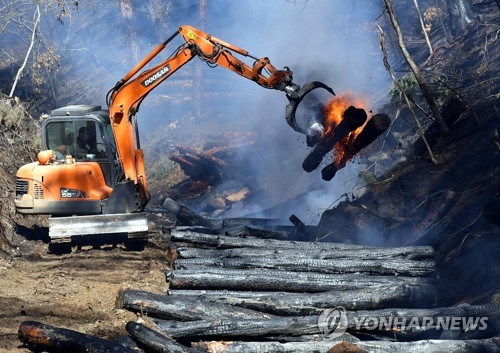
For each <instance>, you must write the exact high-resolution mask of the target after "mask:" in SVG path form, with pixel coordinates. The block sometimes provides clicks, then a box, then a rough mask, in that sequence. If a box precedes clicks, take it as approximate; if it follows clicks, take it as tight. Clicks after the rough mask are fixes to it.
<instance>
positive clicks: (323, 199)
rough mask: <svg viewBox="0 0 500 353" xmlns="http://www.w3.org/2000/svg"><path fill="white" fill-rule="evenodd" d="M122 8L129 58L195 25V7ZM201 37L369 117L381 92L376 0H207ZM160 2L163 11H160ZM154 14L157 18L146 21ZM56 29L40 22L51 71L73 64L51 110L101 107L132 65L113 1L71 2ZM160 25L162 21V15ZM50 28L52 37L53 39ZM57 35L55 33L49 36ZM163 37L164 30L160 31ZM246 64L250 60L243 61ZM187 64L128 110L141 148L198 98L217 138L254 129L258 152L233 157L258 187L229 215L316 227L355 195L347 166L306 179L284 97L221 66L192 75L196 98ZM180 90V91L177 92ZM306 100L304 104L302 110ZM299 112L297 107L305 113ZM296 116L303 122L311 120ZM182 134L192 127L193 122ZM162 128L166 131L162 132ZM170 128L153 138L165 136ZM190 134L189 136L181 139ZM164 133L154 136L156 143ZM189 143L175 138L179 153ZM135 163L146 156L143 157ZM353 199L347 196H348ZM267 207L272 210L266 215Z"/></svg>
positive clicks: (194, 0) (353, 174) (300, 140)
mask: <svg viewBox="0 0 500 353" xmlns="http://www.w3.org/2000/svg"><path fill="white" fill-rule="evenodd" d="M161 4H162V3H161V2H158V1H152V0H149V1H144V2H138V1H134V2H133V5H134V6H133V10H134V12H133V13H131V14H129V15H130V16H132V17H133V19H134V25H135V26H136V28H135V31H134V38H133V39H134V40H137V42H138V43H137V44H138V47H137V51H138V53H139V57H140V58H142V57H144V56H145V55H146V54H147V53H148V52H149V51H150V50H152V49H153V48H154V47H155V46H156V45H157V44H158V43H161V42H163V41H164V40H165V39H166V38H168V37H169V36H170V35H171V34H172V33H173V32H174V31H175V30H176V29H177V28H178V27H179V26H181V25H186V24H187V25H192V26H194V27H197V26H198V24H199V23H200V18H199V1H198V0H184V1H180V0H172V1H165V2H163V5H165V6H159V5H161ZM207 4H208V5H207V9H206V10H207V11H206V18H205V21H204V23H205V24H206V27H205V31H206V32H207V33H210V34H212V35H214V36H216V37H218V38H221V39H223V40H225V41H227V42H229V43H232V44H234V45H237V46H239V47H241V48H243V49H245V50H248V51H249V52H250V54H252V55H253V56H255V57H268V58H270V60H271V63H272V64H273V65H274V66H275V67H277V68H279V69H280V68H282V67H284V66H288V67H290V68H291V70H292V71H293V72H294V82H295V83H297V84H299V85H303V84H305V83H307V82H309V81H313V80H315V81H322V82H324V83H326V84H327V85H329V86H331V87H332V88H333V90H334V91H335V92H336V93H337V94H341V93H345V92H351V93H354V94H355V95H359V96H361V97H363V98H364V99H368V100H369V101H371V102H372V104H371V106H369V107H365V109H366V110H370V109H372V108H373V107H374V104H375V103H376V102H378V101H379V99H380V97H381V94H380V92H382V91H385V88H386V87H387V85H388V77H387V74H386V73H385V70H384V68H383V65H382V59H381V55H380V54H379V50H378V39H377V33H376V31H375V28H374V25H373V22H374V20H375V19H376V18H377V17H378V16H379V15H380V13H381V12H382V8H381V5H380V4H379V3H378V2H375V3H374V2H370V1H368V0H351V1H331V0H309V1H301V0H295V1H292V0H273V1H265V0H240V1H233V0H217V1H215V0H214V1H211V0H209V1H208V2H207ZM167 5H168V6H167ZM155 9H156V10H157V11H158V14H160V13H161V14H163V15H162V16H163V17H161V18H160V17H159V16H152V15H151V11H155ZM72 11H73V12H72V17H71V18H70V17H68V18H66V19H65V24H64V25H60V24H59V23H57V21H54V20H52V22H50V21H49V20H48V15H47V18H46V21H45V24H44V26H45V31H44V32H45V33H53V38H49V37H47V38H46V39H47V40H48V41H49V42H50V41H52V43H53V44H54V45H55V46H56V47H58V49H59V50H60V52H61V54H62V57H61V58H62V59H61V60H62V65H64V63H69V62H71V63H73V65H72V67H73V71H71V72H65V73H60V76H59V77H58V82H60V83H61V85H62V86H63V87H60V89H61V91H62V90H63V89H65V90H66V91H67V92H68V91H69V92H71V93H72V95H71V96H70V95H68V96H63V95H61V96H60V101H59V102H58V104H59V105H65V104H78V103H81V104H92V103H94V104H101V105H103V106H104V105H105V102H104V97H105V93H106V91H107V90H108V89H110V88H111V87H113V86H114V84H115V83H116V82H117V81H118V80H119V79H120V78H121V77H123V76H124V75H125V73H127V72H128V71H129V70H130V69H131V68H132V67H133V66H134V65H135V64H136V62H135V61H134V60H133V59H132V57H131V53H130V50H129V48H130V46H131V43H127V40H128V39H127V37H126V35H125V34H126V33H127V30H128V28H129V26H130V23H125V22H126V21H127V20H126V19H124V18H123V17H122V16H121V13H120V7H119V4H117V3H114V2H105V1H88V2H80V5H79V8H78V10H76V9H72ZM167 17H168V18H167ZM56 29H58V30H56ZM61 29H64V30H61ZM167 30H169V32H168V33H164V32H165V31H167ZM181 43H182V40H180V38H178V40H176V41H174V42H172V44H171V45H170V47H169V49H167V50H166V51H165V53H162V55H160V58H159V60H164V59H166V58H167V57H168V55H170V53H171V52H172V51H173V50H174V49H175V48H176V47H177V45H179V44H181ZM243 59H245V61H247V62H248V63H249V64H250V65H251V64H252V61H253V60H252V59H249V60H247V59H248V58H243ZM196 61H197V59H196V58H195V59H194V60H193V61H192V62H190V63H189V64H187V65H186V66H185V67H184V68H182V69H181V70H179V72H178V73H176V74H174V75H173V76H172V77H171V78H170V79H169V80H167V81H166V82H165V83H164V84H163V85H161V86H160V87H158V88H157V89H156V90H155V91H154V92H152V93H151V94H150V96H149V97H148V98H146V100H145V102H144V103H143V104H142V106H141V110H140V112H139V122H140V131H141V137H142V139H143V140H147V139H148V136H149V135H150V134H151V133H153V132H158V130H159V128H158V127H159V126H168V125H169V124H171V123H173V122H177V121H183V120H184V121H193V117H194V116H195V115H196V112H195V109H194V101H195V100H197V99H200V100H201V106H202V108H203V109H202V111H201V112H202V116H201V117H200V119H201V120H202V121H204V122H208V121H209V122H210V124H212V126H217V128H218V129H220V130H222V131H223V130H225V129H226V128H232V129H235V130H240V131H248V130H251V131H255V132H256V133H257V135H258V141H256V144H257V146H258V149H257V150H255V149H253V150H252V152H250V151H248V153H246V152H245V151H243V152H241V155H240V156H239V158H241V159H242V160H243V161H245V162H247V164H248V166H249V170H251V172H252V173H253V174H254V175H253V177H254V179H255V180H256V183H257V185H258V188H259V189H261V190H263V191H264V192H263V193H262V198H261V199H260V200H259V202H258V204H252V205H248V206H247V207H243V208H241V209H239V210H238V213H237V214H236V213H235V214H233V216H241V215H243V214H245V213H254V214H255V212H261V214H260V215H263V216H269V215H270V213H266V212H267V211H266V212H264V213H262V211H264V210H268V211H269V210H273V213H272V215H273V216H276V217H283V218H287V217H288V216H289V215H290V214H292V213H294V214H296V215H297V216H299V217H301V218H302V219H303V220H304V221H306V222H308V223H314V222H316V221H317V220H318V219H319V215H320V214H321V212H322V211H323V210H324V209H326V208H328V207H331V206H332V205H333V204H334V203H335V202H336V201H337V200H339V199H342V195H344V194H350V193H353V190H354V193H358V194H359V193H361V192H362V190H363V189H362V188H360V185H361V184H360V183H359V180H358V176H357V175H358V172H359V165H358V164H357V163H351V164H350V165H348V166H347V167H346V168H344V169H343V170H341V171H340V172H339V173H338V174H337V176H336V177H335V178H334V179H333V180H332V181H331V182H325V181H323V180H322V179H321V175H320V173H319V170H321V167H320V168H318V170H317V171H314V172H312V173H309V174H308V173H306V172H304V171H303V170H302V167H301V165H302V161H303V159H304V158H305V157H306V156H307V154H308V151H309V149H308V148H307V147H306V144H305V135H301V134H299V133H297V132H295V131H294V130H292V129H291V128H290V127H289V126H288V125H287V123H286V121H285V119H284V111H285V106H286V104H287V103H288V101H287V99H286V97H285V94H284V93H283V92H278V91H274V90H267V89H264V88H262V87H259V86H258V85H256V84H255V83H254V82H252V81H250V80H246V79H244V78H242V77H240V76H238V75H235V74H234V73H232V72H229V71H227V70H225V69H223V68H215V69H212V68H209V67H207V66H206V65H203V66H202V77H203V78H204V80H203V82H202V83H201V92H202V97H196V96H194V95H195V94H198V93H199V92H198V93H197V92H196V91H195V90H194V88H193V86H194V85H195V83H189V80H188V79H187V78H189V77H192V76H190V75H191V74H192V72H193V71H194V70H195V65H197V63H196ZM183 82H186V83H185V84H184V83H183ZM328 96H329V94H325V93H324V92H321V93H318V94H315V96H314V97H309V98H311V99H312V101H311V102H312V103H311V104H313V103H314V104H318V103H321V102H325V103H326V99H327V98H328ZM307 104H308V103H307V102H304V106H306V105H307ZM306 111H307V110H306ZM310 114H311V115H309V116H303V117H302V119H303V120H304V122H302V123H303V124H306V125H308V124H309V122H310V119H311V118H313V115H312V112H311V113H310ZM185 128H186V129H196V127H194V128H193V125H189V126H186V127H185ZM167 130H168V132H167ZM180 130H181V129H180V128H179V129H178V130H177V131H175V130H172V129H170V130H169V129H165V131H166V134H168V133H172V134H176V133H177V132H179V131H180ZM197 137H199V131H193V136H192V138H193V139H196V138H197ZM168 139H169V136H167V135H166V136H165V140H168ZM192 142H193V141H190V140H189V138H187V139H186V141H185V144H186V145H189V144H190V143H192ZM146 158H147V156H146ZM357 188H358V189H359V190H356V189H357ZM277 205H279V207H275V208H274V209H273V206H277Z"/></svg>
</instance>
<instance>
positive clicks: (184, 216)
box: [162, 198, 220, 229]
mask: <svg viewBox="0 0 500 353" xmlns="http://www.w3.org/2000/svg"><path fill="white" fill-rule="evenodd" d="M162 206H163V207H164V208H165V209H166V210H168V211H169V212H170V213H172V214H173V215H174V216H175V217H176V218H177V220H179V222H180V223H182V224H183V225H189V226H203V227H206V228H212V229H215V228H220V224H219V223H218V222H216V221H213V220H210V219H207V218H205V217H202V216H200V215H199V214H197V213H196V212H194V211H193V210H191V209H190V208H189V207H186V206H184V205H181V204H180V203H178V202H177V201H175V200H172V199H171V198H166V199H165V201H164V202H163V205H162Z"/></svg>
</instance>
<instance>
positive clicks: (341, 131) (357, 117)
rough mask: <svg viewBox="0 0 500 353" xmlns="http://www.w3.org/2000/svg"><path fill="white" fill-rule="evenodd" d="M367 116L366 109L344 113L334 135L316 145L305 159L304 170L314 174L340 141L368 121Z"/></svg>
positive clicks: (355, 109)
mask: <svg viewBox="0 0 500 353" xmlns="http://www.w3.org/2000/svg"><path fill="white" fill-rule="evenodd" d="M366 118H367V115H366V112H365V111H364V109H359V108H355V107H353V106H350V107H349V108H347V110H346V111H345V112H344V116H343V119H342V121H341V122H340V123H339V124H338V125H337V126H336V127H335V129H334V130H333V134H330V135H328V136H325V138H323V140H321V141H319V142H318V143H317V144H316V147H315V148H314V149H313V151H312V152H311V153H310V154H309V155H308V156H307V157H306V158H305V159H304V162H303V163H302V168H303V169H304V170H305V171H306V172H308V173H309V172H312V171H313V170H315V169H316V168H318V166H319V165H320V164H321V161H322V160H323V157H324V156H325V155H326V154H327V153H328V152H330V151H332V149H333V146H335V144H336V143H338V142H339V141H342V140H343V139H344V138H346V137H347V135H348V134H349V133H350V132H351V131H354V130H356V129H357V128H358V127H360V126H362V125H363V124H364V123H365V121H366Z"/></svg>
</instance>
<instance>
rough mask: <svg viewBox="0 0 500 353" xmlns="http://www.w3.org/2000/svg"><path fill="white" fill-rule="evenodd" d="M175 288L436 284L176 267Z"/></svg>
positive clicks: (305, 289)
mask: <svg viewBox="0 0 500 353" xmlns="http://www.w3.org/2000/svg"><path fill="white" fill-rule="evenodd" d="M166 275H167V280H170V288H172V289H230V290H256V291H266V290H270V291H290V292H327V291H332V290H339V291H345V290H356V289H358V290H372V289H374V288H381V287H383V288H391V287H393V286H397V285H401V284H407V285H420V286H433V280H432V279H430V278H420V277H417V278H415V277H396V276H376V277H374V276H369V275H360V274H335V275H333V274H319V273H311V272H288V271H277V270H263V269H252V270H235V269H214V268H206V269H202V270H176V271H175V274H174V275H173V276H172V274H171V273H167V274H166Z"/></svg>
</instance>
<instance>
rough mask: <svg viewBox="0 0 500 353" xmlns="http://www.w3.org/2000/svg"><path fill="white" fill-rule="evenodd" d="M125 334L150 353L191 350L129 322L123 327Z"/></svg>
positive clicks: (177, 352)
mask: <svg viewBox="0 0 500 353" xmlns="http://www.w3.org/2000/svg"><path fill="white" fill-rule="evenodd" d="M125 328H126V330H127V332H128V333H129V334H130V335H131V336H132V337H134V338H135V339H136V340H137V341H139V342H140V343H141V344H143V345H144V346H146V347H147V348H148V349H149V350H151V351H152V352H157V353H189V352H192V350H191V349H189V348H187V347H186V346H183V345H181V344H179V343H177V342H176V341H175V340H173V339H171V338H169V337H167V336H165V335H162V334H161V333H159V332H157V331H155V330H152V329H150V328H149V327H146V326H144V325H142V324H139V323H137V322H133V321H129V322H128V323H127V325H126V326H125Z"/></svg>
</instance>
